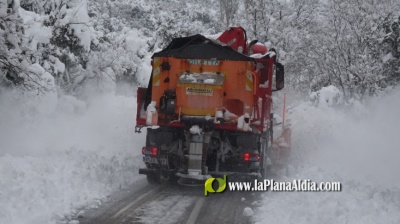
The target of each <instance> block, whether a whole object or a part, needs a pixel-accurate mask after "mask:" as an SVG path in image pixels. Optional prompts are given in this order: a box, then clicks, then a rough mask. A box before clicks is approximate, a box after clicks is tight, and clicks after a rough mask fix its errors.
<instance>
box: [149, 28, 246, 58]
mask: <svg viewBox="0 0 400 224" xmlns="http://www.w3.org/2000/svg"><path fill="white" fill-rule="evenodd" d="M154 57H174V58H185V59H218V60H231V61H254V58H251V57H248V56H246V55H244V54H241V53H239V52H237V51H235V50H234V49H232V48H231V47H229V46H226V45H225V46H224V45H221V44H220V43H218V42H216V41H214V40H211V39H208V38H206V37H205V36H203V35H200V34H196V35H193V36H189V37H179V38H175V39H173V40H172V41H171V43H170V44H169V45H168V46H167V47H166V48H165V49H163V50H162V51H160V52H156V53H154V54H153V56H152V58H154Z"/></svg>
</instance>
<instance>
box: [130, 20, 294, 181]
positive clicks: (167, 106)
mask: <svg viewBox="0 0 400 224" xmlns="http://www.w3.org/2000/svg"><path fill="white" fill-rule="evenodd" d="M151 63H152V74H151V77H150V82H149V85H148V87H147V88H138V92H137V104H138V106H137V117H136V128H135V131H136V132H141V129H142V128H143V127H146V128H147V135H146V145H145V146H144V147H143V148H142V154H143V160H144V162H145V164H146V168H142V169H140V170H139V173H140V174H145V175H147V180H148V182H149V183H151V184H157V183H161V181H162V180H163V179H174V177H176V176H177V177H180V180H179V181H181V182H182V183H183V184H184V183H190V181H196V180H198V181H204V180H206V179H207V178H209V177H211V176H222V175H225V174H227V175H233V174H235V175H236V174H238V175H246V176H249V175H250V176H251V175H253V176H254V177H265V176H266V175H267V174H268V170H269V169H270V168H271V167H274V166H275V165H277V166H278V165H280V163H281V162H282V161H285V160H286V158H287V156H288V155H289V152H290V129H288V128H287V127H284V128H283V131H282V135H281V136H280V137H278V138H276V139H274V138H273V136H274V134H273V126H274V124H273V115H272V113H271V108H272V97H271V96H272V92H274V91H277V90H281V89H282V88H283V87H284V66H283V65H282V64H280V63H279V62H278V61H277V55H276V51H275V50H274V49H267V47H266V46H264V45H262V44H259V43H257V40H254V41H251V42H249V43H248V42H247V37H246V32H245V30H244V29H243V28H241V27H233V28H230V29H229V30H227V31H225V32H224V33H223V34H222V35H221V36H220V37H219V38H218V39H216V40H213V39H209V38H206V37H204V36H202V35H194V36H189V37H182V38H175V39H174V40H172V42H171V43H170V44H169V45H168V46H167V47H166V48H165V49H164V50H162V51H160V52H157V53H155V54H154V55H153V56H152V62H151ZM179 181H178V182H179Z"/></svg>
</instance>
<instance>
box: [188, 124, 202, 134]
mask: <svg viewBox="0 0 400 224" xmlns="http://www.w3.org/2000/svg"><path fill="white" fill-rule="evenodd" d="M189 131H190V133H191V134H193V135H195V134H198V135H199V134H201V132H202V130H201V128H200V127H199V126H198V125H193V126H192V127H191V128H190V129H189Z"/></svg>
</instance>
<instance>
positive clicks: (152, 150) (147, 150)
mask: <svg viewBox="0 0 400 224" xmlns="http://www.w3.org/2000/svg"><path fill="white" fill-rule="evenodd" d="M157 154H158V148H157V147H143V148H142V155H152V156H156V155H157Z"/></svg>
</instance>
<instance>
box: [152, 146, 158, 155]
mask: <svg viewBox="0 0 400 224" xmlns="http://www.w3.org/2000/svg"><path fill="white" fill-rule="evenodd" d="M157 151H158V149H157V148H156V147H153V148H152V149H151V154H152V155H153V156H156V155H157Z"/></svg>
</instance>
